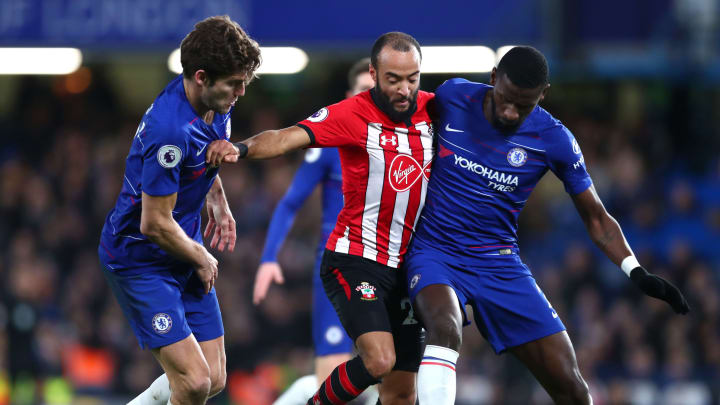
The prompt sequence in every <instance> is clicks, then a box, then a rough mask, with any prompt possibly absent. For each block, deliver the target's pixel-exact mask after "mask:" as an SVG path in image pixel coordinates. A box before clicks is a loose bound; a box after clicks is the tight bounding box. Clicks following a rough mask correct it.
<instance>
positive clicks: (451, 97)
mask: <svg viewBox="0 0 720 405" xmlns="http://www.w3.org/2000/svg"><path fill="white" fill-rule="evenodd" d="M490 84H491V86H487V85H484V84H480V83H473V82H469V81H466V80H463V79H452V80H448V81H447V82H445V83H444V84H443V85H441V86H440V87H439V88H438V89H437V91H436V93H435V99H436V105H437V112H438V114H439V124H440V125H438V132H437V133H438V139H437V142H438V152H437V156H436V158H435V161H434V163H433V172H432V176H431V179H430V183H429V184H428V192H427V202H426V204H425V209H424V211H423V213H422V216H421V219H420V221H419V224H418V227H417V230H416V233H415V235H414V239H413V242H412V246H411V248H410V251H409V253H408V261H407V270H408V273H407V274H408V288H409V294H410V298H411V300H412V301H413V306H414V309H415V311H416V314H417V315H419V318H420V319H421V320H422V321H423V323H424V326H425V329H426V332H427V335H426V342H427V347H426V350H425V354H424V357H423V360H422V363H421V366H420V371H419V373H418V395H419V400H420V405H428V404H433V405H444V404H453V403H454V402H455V363H456V361H457V358H458V350H459V347H460V342H461V331H462V326H463V324H464V323H465V322H467V321H468V320H467V316H466V314H465V310H464V308H465V305H466V304H469V305H471V306H472V308H473V313H474V318H475V323H476V325H477V327H478V329H479V330H480V332H481V333H482V334H483V336H484V337H485V338H486V339H487V340H488V341H489V342H490V344H491V345H492V347H493V349H494V350H495V351H496V352H497V353H502V352H504V351H506V350H507V351H510V352H511V353H513V354H514V355H515V356H517V358H518V359H520V360H521V361H522V362H523V363H524V364H525V365H526V366H527V367H528V369H529V370H530V371H531V372H532V373H533V374H534V375H535V377H536V378H537V380H538V381H539V382H540V384H542V386H543V387H544V388H545V389H546V390H547V392H548V393H549V394H550V396H551V397H552V399H553V400H554V401H555V403H557V404H591V403H592V399H591V397H590V394H589V391H588V387H587V384H586V383H585V381H584V380H583V378H582V376H581V375H580V371H579V369H578V365H577V362H576V359H575V352H574V350H573V347H572V344H571V343H570V339H569V338H568V335H567V333H566V332H565V327H564V325H563V323H562V322H561V321H560V319H559V318H558V315H557V313H556V312H555V310H553V308H552V305H550V303H549V302H548V300H547V299H546V297H545V295H544V294H543V293H542V291H541V290H540V288H539V287H538V286H537V284H536V283H535V280H534V279H533V277H532V275H531V273H530V270H529V269H528V267H527V266H526V265H525V264H524V263H523V262H522V261H521V260H520V257H519V256H518V245H517V221H518V216H519V214H520V211H521V210H522V208H523V207H524V205H525V202H526V201H527V199H528V197H529V195H530V193H531V192H532V190H533V188H534V187H535V186H536V185H537V183H538V181H539V180H540V178H541V177H542V176H543V175H544V174H545V172H547V171H548V170H550V171H552V172H553V173H554V174H555V175H556V176H557V177H558V178H560V180H562V181H563V183H564V184H565V190H566V191H567V193H568V194H570V195H571V197H572V199H573V202H574V203H575V207H576V208H577V210H578V212H579V214H580V216H581V218H582V219H583V221H584V223H585V225H586V227H587V230H588V233H589V234H590V237H591V239H592V240H593V242H595V244H596V245H597V246H598V247H599V248H600V249H601V250H602V251H603V252H604V253H605V254H606V255H607V256H608V258H609V259H610V260H612V261H613V262H614V263H615V264H617V265H618V266H620V267H621V268H622V270H623V271H624V272H625V273H627V275H628V276H629V277H630V278H631V279H632V281H633V282H634V283H635V284H637V286H638V287H639V288H640V290H642V291H643V292H644V293H645V294H647V295H649V296H652V297H655V298H659V299H662V300H664V301H666V302H668V303H669V304H670V306H671V307H672V309H673V310H674V311H675V312H678V313H682V314H684V313H687V312H688V310H689V307H688V304H687V302H686V301H685V299H684V297H683V296H682V294H681V293H680V291H679V290H678V289H677V288H676V287H675V286H673V285H672V284H670V283H669V282H668V281H666V280H664V279H662V278H660V277H658V276H656V275H653V274H650V273H648V272H647V271H646V270H645V269H644V268H642V267H641V266H640V264H639V263H638V261H637V260H636V259H635V256H634V255H633V253H632V250H631V249H630V247H629V245H628V244H627V242H626V241H625V238H624V236H623V233H622V230H621V229H620V226H619V225H618V223H617V222H616V221H615V220H614V219H613V218H612V217H611V216H610V215H609V214H608V213H607V211H606V210H605V208H604V207H603V204H602V202H601V201H600V199H599V197H598V195H597V193H596V191H595V188H594V187H593V184H592V180H591V179H590V176H589V175H588V173H587V171H586V169H585V161H584V159H583V155H582V153H581V151H580V147H579V145H578V143H577V141H576V140H575V138H574V137H573V135H572V133H570V131H569V130H568V129H567V128H565V126H563V125H562V123H560V122H559V121H558V120H556V119H555V118H553V117H552V116H551V115H550V114H549V113H548V112H547V111H545V110H544V109H543V108H541V107H539V106H538V103H539V102H540V101H541V100H542V99H543V98H544V96H545V93H546V91H547V89H548V87H549V86H550V85H549V84H548V68H547V62H546V60H545V57H544V56H543V55H542V54H541V53H540V52H538V51H537V50H536V49H534V48H531V47H515V48H513V49H511V50H510V51H509V52H508V53H507V54H506V55H505V56H504V57H503V58H502V60H501V61H500V63H499V64H498V66H497V68H496V69H493V71H492V74H491V79H490Z"/></svg>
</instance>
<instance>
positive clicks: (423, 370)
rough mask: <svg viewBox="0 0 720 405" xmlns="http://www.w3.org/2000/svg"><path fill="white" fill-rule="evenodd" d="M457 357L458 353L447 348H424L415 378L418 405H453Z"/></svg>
mask: <svg viewBox="0 0 720 405" xmlns="http://www.w3.org/2000/svg"><path fill="white" fill-rule="evenodd" d="M458 356H459V354H458V352H456V351H455V350H452V349H448V348H447V347H442V346H433V345H427V346H426V347H425V354H424V355H423V359H422V362H421V363H420V370H419V371H418V376H417V389H418V400H419V401H420V405H453V404H454V403H455V384H456V382H455V362H457V358H458Z"/></svg>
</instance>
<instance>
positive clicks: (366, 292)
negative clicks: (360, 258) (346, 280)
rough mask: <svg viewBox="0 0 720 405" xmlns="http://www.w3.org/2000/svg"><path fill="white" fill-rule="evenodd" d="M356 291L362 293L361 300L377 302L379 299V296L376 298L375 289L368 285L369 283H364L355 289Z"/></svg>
mask: <svg viewBox="0 0 720 405" xmlns="http://www.w3.org/2000/svg"><path fill="white" fill-rule="evenodd" d="M355 291H360V293H362V297H360V299H362V300H364V301H375V300H376V299H377V296H375V287H374V286H372V285H370V284H368V282H367V281H363V282H362V283H360V285H359V286H357V287H355Z"/></svg>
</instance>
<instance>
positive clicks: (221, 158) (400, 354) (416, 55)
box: [206, 32, 434, 405]
mask: <svg viewBox="0 0 720 405" xmlns="http://www.w3.org/2000/svg"><path fill="white" fill-rule="evenodd" d="M421 57H422V56H421V51H420V45H419V44H418V43H417V41H416V40H415V39H414V38H412V37H411V36H409V35H407V34H404V33H399V32H391V33H387V34H384V35H382V36H381V37H380V38H378V40H377V41H376V42H375V44H374V45H373V50H372V53H371V64H370V73H371V75H372V76H373V79H374V80H375V83H376V85H375V88H373V89H371V90H369V91H366V92H363V93H360V94H358V95H357V96H355V97H352V98H350V99H346V100H343V101H341V102H339V103H337V104H333V105H331V106H329V107H325V108H322V109H320V110H319V111H317V112H316V113H315V114H313V115H312V116H310V117H309V118H307V119H306V120H304V121H302V122H300V123H298V124H297V125H296V126H293V127H289V128H284V129H280V130H269V131H264V132H261V133H260V134H258V135H256V136H254V137H252V138H249V139H247V140H245V141H243V142H239V143H236V144H231V143H229V142H227V141H222V142H213V143H212V144H211V145H210V146H208V151H207V156H206V160H207V162H208V163H209V164H211V165H219V164H220V163H221V162H234V161H237V160H238V158H249V159H266V158H271V157H276V156H279V155H281V154H283V153H286V152H289V151H291V150H294V149H298V148H303V147H338V150H339V152H340V161H341V165H342V172H343V196H344V207H343V209H342V211H341V212H340V215H339V216H338V220H337V224H336V226H335V229H334V231H333V233H332V235H331V236H330V238H329V240H328V243H327V245H326V249H327V250H326V252H325V255H324V257H323V263H322V265H321V278H322V280H323V285H324V287H325V291H326V292H327V294H328V297H329V298H330V301H331V302H332V303H333V306H334V307H335V309H336V310H337V312H338V316H339V318H340V320H341V322H342V323H343V326H344V327H345V329H346V331H347V332H348V335H349V336H350V337H351V338H352V339H353V340H354V341H355V344H356V346H357V348H358V353H359V357H355V358H353V359H351V360H349V361H348V362H346V363H343V364H341V365H340V366H339V367H338V368H337V369H335V370H334V371H333V372H332V373H331V375H330V376H329V377H328V378H327V379H326V380H325V382H324V383H323V384H322V386H321V387H320V389H319V390H318V392H317V393H316V394H315V396H314V397H313V398H311V399H310V401H309V402H308V404H314V405H318V404H332V405H339V404H344V403H347V402H348V401H350V400H352V399H353V398H354V397H356V396H357V395H358V394H359V393H360V392H362V390H364V389H365V388H366V387H368V386H370V385H372V384H375V383H377V382H379V381H381V384H380V386H379V393H380V399H381V402H382V404H383V405H392V404H403V405H412V404H414V403H415V375H416V373H417V369H418V366H419V362H420V357H421V355H422V352H421V350H422V337H421V328H420V325H419V324H418V322H417V321H416V320H415V319H414V318H413V316H412V311H411V309H410V304H409V301H408V300H407V298H406V297H407V291H406V287H405V280H404V279H403V276H402V274H399V273H400V270H399V269H398V268H399V266H400V263H401V262H402V261H403V255H404V254H405V252H406V250H407V244H408V242H409V240H410V236H411V233H412V231H413V230H414V227H415V224H416V222H417V220H418V218H419V216H420V211H421V210H422V207H423V204H424V202H425V192H426V189H427V182H428V180H429V176H430V168H431V162H432V158H433V155H434V146H433V140H432V125H431V118H430V116H429V114H428V106H429V104H431V103H432V100H433V97H434V95H433V94H432V93H426V92H422V91H419V90H418V88H419V85H420V61H421Z"/></svg>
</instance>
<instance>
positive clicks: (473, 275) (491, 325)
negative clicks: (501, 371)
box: [406, 240, 565, 354]
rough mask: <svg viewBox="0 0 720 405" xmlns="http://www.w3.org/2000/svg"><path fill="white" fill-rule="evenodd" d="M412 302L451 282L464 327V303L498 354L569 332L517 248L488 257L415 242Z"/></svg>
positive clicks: (411, 261) (410, 277) (410, 254)
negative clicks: (431, 287)
mask: <svg viewBox="0 0 720 405" xmlns="http://www.w3.org/2000/svg"><path fill="white" fill-rule="evenodd" d="M406 268H407V280H408V293H409V296H410V300H411V301H412V302H415V297H416V296H417V294H418V293H419V292H420V290H422V289H423V288H424V287H426V286H428V285H432V284H444V285H448V286H450V287H451V288H452V289H453V290H455V294H457V297H458V300H459V303H460V308H461V309H462V311H463V314H464V318H465V320H466V325H467V324H469V323H470V322H469V320H468V317H467V313H466V312H465V305H466V304H469V305H470V306H471V307H472V309H473V313H474V318H475V323H476V325H477V328H478V330H480V333H482V335H483V336H484V337H485V339H487V340H488V342H490V344H491V345H492V347H493V349H494V350H495V353H498V354H500V353H502V352H504V351H505V350H507V349H508V348H511V347H514V346H518V345H521V344H524V343H527V342H531V341H533V340H537V339H540V338H543V337H545V336H549V335H552V334H555V333H557V332H561V331H564V330H565V325H563V323H562V321H561V320H560V318H559V317H558V315H557V313H556V312H555V310H554V309H553V308H552V305H551V304H550V302H548V300H547V298H545V294H543V292H542V291H541V290H540V287H538V285H537V284H536V283H535V279H534V278H533V277H532V275H531V274H530V270H529V269H528V268H527V266H525V264H524V263H523V262H522V261H521V260H520V257H519V256H518V255H517V252H515V251H513V252H512V254H508V255H502V256H499V255H498V256H488V259H487V260H482V259H476V258H473V259H470V258H467V257H466V258H458V257H453V256H449V255H447V254H445V253H443V252H440V251H439V250H436V249H435V248H433V247H431V246H429V245H427V244H424V243H422V242H420V241H418V240H414V241H413V244H412V247H411V249H410V251H409V252H408V254H407V262H406Z"/></svg>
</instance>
